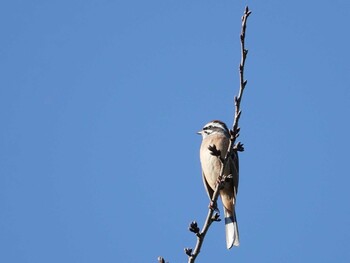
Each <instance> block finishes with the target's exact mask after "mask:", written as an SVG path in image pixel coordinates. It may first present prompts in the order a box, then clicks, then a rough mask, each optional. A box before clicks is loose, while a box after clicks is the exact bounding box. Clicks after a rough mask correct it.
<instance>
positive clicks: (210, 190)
mask: <svg viewBox="0 0 350 263" xmlns="http://www.w3.org/2000/svg"><path fill="white" fill-rule="evenodd" d="M202 178H203V184H204V186H205V190H207V194H208V196H209V199H210V200H211V199H212V198H213V194H214V190H213V189H211V187H210V185H209V184H208V182H207V179H206V178H205V174H204V172H202Z"/></svg>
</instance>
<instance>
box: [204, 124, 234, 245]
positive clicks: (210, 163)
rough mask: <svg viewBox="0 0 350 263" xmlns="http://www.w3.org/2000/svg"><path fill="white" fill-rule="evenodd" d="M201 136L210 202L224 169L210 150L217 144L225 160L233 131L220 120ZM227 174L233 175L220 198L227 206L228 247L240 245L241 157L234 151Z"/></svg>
mask: <svg viewBox="0 0 350 263" xmlns="http://www.w3.org/2000/svg"><path fill="white" fill-rule="evenodd" d="M198 134H200V135H202V139H203V140H202V144H201V148H200V161H201V165H202V176H203V182H204V186H205V189H206V191H207V193H208V196H209V198H210V200H211V199H212V197H213V194H214V191H215V188H216V184H217V182H218V177H219V175H220V170H221V165H222V163H221V161H220V159H219V158H218V156H215V155H213V154H212V151H211V150H209V148H212V147H213V146H214V145H215V147H216V149H217V150H218V151H220V152H219V153H220V155H221V158H222V159H223V158H225V155H226V153H227V150H228V146H229V142H230V132H229V129H228V128H227V126H226V124H225V123H223V122H222V121H219V120H214V121H211V122H209V123H207V124H206V125H205V126H204V127H203V129H202V130H201V131H199V132H198ZM224 175H232V178H230V179H229V181H226V182H225V186H224V188H223V189H222V190H220V197H221V200H222V203H223V206H224V215H225V229H226V246H227V249H230V248H231V247H232V246H239V234H238V226H237V219H236V212H235V205H236V195H237V190H238V155H237V153H236V152H235V151H233V154H232V156H229V160H228V162H227V164H226V167H225V170H224Z"/></svg>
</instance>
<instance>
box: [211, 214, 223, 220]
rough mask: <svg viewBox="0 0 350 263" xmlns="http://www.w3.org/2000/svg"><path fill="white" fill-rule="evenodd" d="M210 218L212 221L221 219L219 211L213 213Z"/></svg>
mask: <svg viewBox="0 0 350 263" xmlns="http://www.w3.org/2000/svg"><path fill="white" fill-rule="evenodd" d="M211 220H212V221H214V222H220V221H221V219H220V214H219V213H215V214H214V215H213V216H212V217H211Z"/></svg>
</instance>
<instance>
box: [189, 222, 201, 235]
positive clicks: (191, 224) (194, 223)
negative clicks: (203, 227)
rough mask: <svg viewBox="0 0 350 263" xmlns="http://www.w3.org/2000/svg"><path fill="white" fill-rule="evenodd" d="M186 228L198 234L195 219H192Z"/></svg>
mask: <svg viewBox="0 0 350 263" xmlns="http://www.w3.org/2000/svg"><path fill="white" fill-rule="evenodd" d="M188 230H190V231H191V232H193V233H195V234H198V233H199V227H198V224H197V222H196V221H192V222H191V223H190V226H189V228H188Z"/></svg>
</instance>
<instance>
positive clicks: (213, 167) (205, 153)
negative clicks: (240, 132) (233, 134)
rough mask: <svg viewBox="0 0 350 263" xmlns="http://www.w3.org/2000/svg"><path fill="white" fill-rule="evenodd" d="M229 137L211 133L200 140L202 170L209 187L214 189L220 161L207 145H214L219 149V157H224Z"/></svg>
mask: <svg viewBox="0 0 350 263" xmlns="http://www.w3.org/2000/svg"><path fill="white" fill-rule="evenodd" d="M228 143H229V139H228V138H227V137H226V136H225V135H223V134H213V135H210V136H208V137H206V138H205V139H203V141H202V145H201V148H200V160H201V165H202V170H203V173H204V176H205V179H206V180H207V182H208V184H209V185H210V187H211V188H212V189H213V190H214V189H215V184H216V181H217V179H218V177H219V175H220V170H221V161H220V160H219V158H218V157H216V156H214V155H212V154H211V153H210V151H209V149H208V147H209V146H213V145H215V146H216V148H217V149H218V150H220V151H221V157H222V158H224V157H225V154H226V152H227V147H228Z"/></svg>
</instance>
